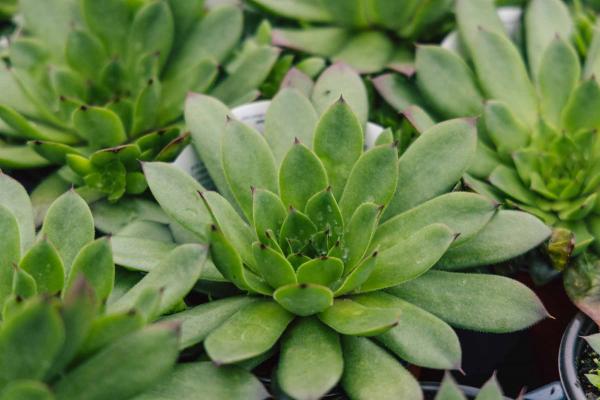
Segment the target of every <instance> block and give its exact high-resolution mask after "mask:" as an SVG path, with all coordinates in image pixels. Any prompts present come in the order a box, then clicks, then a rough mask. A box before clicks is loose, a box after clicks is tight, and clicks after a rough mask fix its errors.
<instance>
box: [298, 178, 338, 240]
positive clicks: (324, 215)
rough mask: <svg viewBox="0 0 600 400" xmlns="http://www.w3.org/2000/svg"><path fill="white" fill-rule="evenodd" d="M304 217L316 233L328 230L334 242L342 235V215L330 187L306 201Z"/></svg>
mask: <svg viewBox="0 0 600 400" xmlns="http://www.w3.org/2000/svg"><path fill="white" fill-rule="evenodd" d="M306 215H307V216H308V218H310V220H311V221H313V223H314V224H315V225H316V226H317V230H318V231H327V230H329V233H330V234H331V237H332V238H333V240H334V241H335V240H337V239H338V238H339V237H340V236H341V235H342V234H343V233H344V221H343V219H342V213H341V212H340V207H339V206H338V204H337V201H336V200H335V197H333V193H331V187H328V188H326V189H325V190H323V191H322V192H320V193H317V194H315V195H314V196H313V197H311V198H310V199H309V200H308V202H307V203H306Z"/></svg>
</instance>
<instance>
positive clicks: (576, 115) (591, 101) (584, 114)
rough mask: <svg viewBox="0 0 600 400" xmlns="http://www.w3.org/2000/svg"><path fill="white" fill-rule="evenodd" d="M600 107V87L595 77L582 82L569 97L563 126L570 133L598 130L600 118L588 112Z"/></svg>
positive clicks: (563, 114) (564, 111)
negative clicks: (581, 130)
mask: <svg viewBox="0 0 600 400" xmlns="http://www.w3.org/2000/svg"><path fill="white" fill-rule="evenodd" d="M596 107H600V86H599V85H598V82H596V79H594V78H593V77H592V78H590V79H588V80H585V81H583V82H581V83H580V84H579V85H578V86H577V87H576V88H575V90H574V91H573V93H572V94H571V96H570V97H569V101H568V102H567V104H566V105H565V108H564V109H563V113H562V124H563V126H564V127H565V128H566V129H568V130H569V131H570V132H576V131H578V130H580V129H596V128H598V127H599V126H600V116H599V115H597V114H596V113H590V112H588V110H592V109H596Z"/></svg>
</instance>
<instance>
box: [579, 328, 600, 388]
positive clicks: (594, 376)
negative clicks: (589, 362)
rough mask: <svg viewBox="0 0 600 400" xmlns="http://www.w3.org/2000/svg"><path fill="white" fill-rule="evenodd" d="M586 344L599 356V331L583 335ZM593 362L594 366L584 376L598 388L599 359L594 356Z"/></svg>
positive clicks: (599, 386) (599, 382)
mask: <svg viewBox="0 0 600 400" xmlns="http://www.w3.org/2000/svg"><path fill="white" fill-rule="evenodd" d="M596 323H598V321H596ZM583 339H585V341H586V342H587V344H588V345H589V346H590V347H591V348H592V350H593V351H594V352H595V353H596V356H597V357H600V333H596V334H593V335H590V336H585V337H583ZM593 361H594V363H595V364H596V368H595V369H592V370H590V371H587V373H586V374H585V377H586V378H587V380H588V381H589V382H590V383H591V384H592V385H593V386H595V387H596V388H598V389H600V359H598V358H594V360H593Z"/></svg>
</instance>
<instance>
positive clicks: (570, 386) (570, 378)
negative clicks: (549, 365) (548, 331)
mask: <svg viewBox="0 0 600 400" xmlns="http://www.w3.org/2000/svg"><path fill="white" fill-rule="evenodd" d="M597 331H598V327H597V326H596V324H594V322H593V321H592V320H591V319H589V318H588V317H586V316H585V315H584V314H578V315H577V316H576V317H575V318H574V319H573V321H571V323H570V324H569V326H568V327H567V330H566V331H565V334H564V335H563V338H562V341H561V343H560V350H559V353H558V371H559V373H560V382H561V385H562V387H563V390H564V392H565V396H566V399H567V400H589V398H588V397H586V395H585V393H584V391H583V389H582V387H581V382H580V381H579V378H578V376H577V364H578V361H579V358H580V356H581V353H582V351H583V349H584V346H585V345H586V343H585V341H584V340H583V339H582V338H581V337H582V336H588V335H591V334H593V333H596V332H597Z"/></svg>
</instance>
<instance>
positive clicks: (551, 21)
mask: <svg viewBox="0 0 600 400" xmlns="http://www.w3.org/2000/svg"><path fill="white" fill-rule="evenodd" d="M524 26H525V27H526V29H525V34H526V43H527V61H528V63H529V70H530V73H531V75H532V76H534V77H536V78H537V75H538V72H539V71H540V67H541V68H544V67H543V66H544V62H543V61H542V60H543V57H544V52H545V51H546V49H547V48H548V45H549V44H550V43H551V42H552V40H553V39H555V38H556V37H562V38H565V39H567V38H569V36H570V35H571V33H572V31H573V28H574V27H573V20H572V19H571V15H570V14H569V9H568V8H567V6H566V5H565V4H564V3H563V2H562V1H560V0H534V1H531V2H530V3H529V5H528V7H527V10H526V11H525V21H524Z"/></svg>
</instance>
